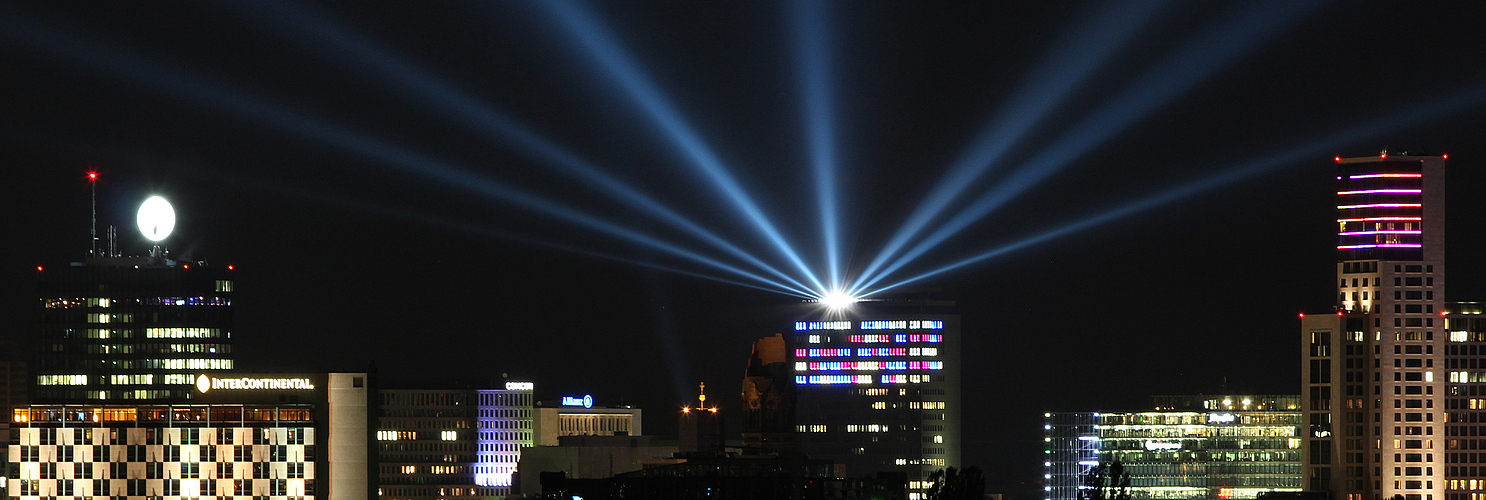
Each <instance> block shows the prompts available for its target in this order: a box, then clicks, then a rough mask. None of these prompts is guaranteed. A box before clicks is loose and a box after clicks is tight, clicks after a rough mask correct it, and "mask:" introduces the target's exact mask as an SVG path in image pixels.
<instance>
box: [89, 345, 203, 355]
mask: <svg viewBox="0 0 1486 500" xmlns="http://www.w3.org/2000/svg"><path fill="white" fill-rule="evenodd" d="M136 352H138V353H141V354H144V353H177V352H183V353H185V352H200V353H209V354H216V353H218V352H221V353H229V352H232V346H230V345H227V344H90V345H88V354H130V353H136Z"/></svg>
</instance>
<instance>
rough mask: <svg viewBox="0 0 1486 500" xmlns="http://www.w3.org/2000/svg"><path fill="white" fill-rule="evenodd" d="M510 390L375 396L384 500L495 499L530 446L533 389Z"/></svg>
mask: <svg viewBox="0 0 1486 500" xmlns="http://www.w3.org/2000/svg"><path fill="white" fill-rule="evenodd" d="M506 386H507V387H510V389H505V390H498V389H481V390H425V389H386V390H383V391H381V403H382V404H381V408H380V413H381V419H380V421H379V423H378V426H377V436H376V438H377V449H378V452H377V453H378V458H379V461H380V476H381V488H380V490H379V492H378V493H379V495H380V497H381V498H382V499H384V500H432V499H443V498H470V499H478V498H499V497H504V496H506V495H508V494H510V493H511V491H510V490H511V488H510V487H511V475H512V474H513V473H514V472H515V471H516V464H517V462H518V461H519V458H520V451H521V448H522V447H523V446H525V447H530V446H531V442H532V441H531V440H532V431H531V427H532V425H531V422H532V389H531V388H532V384H531V383H530V382H511V383H507V384H506Z"/></svg>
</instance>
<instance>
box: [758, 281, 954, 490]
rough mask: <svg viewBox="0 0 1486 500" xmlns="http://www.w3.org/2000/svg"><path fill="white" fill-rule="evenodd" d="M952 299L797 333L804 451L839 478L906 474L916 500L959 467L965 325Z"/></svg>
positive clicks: (796, 328) (799, 328) (870, 307)
mask: <svg viewBox="0 0 1486 500" xmlns="http://www.w3.org/2000/svg"><path fill="white" fill-rule="evenodd" d="M953 305H954V303H953V302H947V301H930V300H903V301H881V302H871V303H868V302H859V303H857V304H856V306H855V307H853V308H851V310H849V311H841V312H837V313H827V315H825V316H817V317H813V318H810V319H806V320H801V321H796V322H795V323H794V325H793V328H792V330H793V335H791V336H790V337H792V338H791V339H790V340H791V346H790V348H789V349H788V351H787V352H788V354H789V364H790V365H791V367H792V368H793V371H794V381H795V391H794V392H795V397H796V401H797V403H796V408H795V420H796V424H795V425H796V431H797V438H798V446H799V450H800V451H801V452H803V453H805V454H806V455H808V456H809V457H811V458H815V459H825V460H830V461H832V462H834V463H835V464H836V466H837V471H836V474H837V476H838V477H866V476H871V475H874V474H876V473H891V472H902V473H906V474H907V476H908V481H909V496H910V498H915V499H916V498H920V497H921V496H922V494H923V492H924V491H925V490H927V480H928V478H929V474H930V473H932V472H933V471H935V470H939V469H943V468H945V467H963V465H962V464H961V463H960V364H959V361H960V359H959V352H960V347H959V346H960V339H959V333H960V318H959V316H957V315H954V314H946V313H945V311H946V310H947V309H948V308H950V307H952V306H953Z"/></svg>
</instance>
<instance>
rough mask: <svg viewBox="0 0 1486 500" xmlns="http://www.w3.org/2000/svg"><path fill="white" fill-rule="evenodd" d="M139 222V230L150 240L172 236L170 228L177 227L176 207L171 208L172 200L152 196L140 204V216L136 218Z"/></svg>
mask: <svg viewBox="0 0 1486 500" xmlns="http://www.w3.org/2000/svg"><path fill="white" fill-rule="evenodd" d="M135 220H136V221H137V222H138V223H139V232H140V233H143V234H144V237H145V238H148V239H149V240H150V241H160V240H163V239H165V237H166V236H170V230H171V229H175V209H173V208H170V202H168V201H165V198H161V197H159V196H151V197H149V199H146V200H144V203H143V204H140V205H139V216H138V217H136V218H135Z"/></svg>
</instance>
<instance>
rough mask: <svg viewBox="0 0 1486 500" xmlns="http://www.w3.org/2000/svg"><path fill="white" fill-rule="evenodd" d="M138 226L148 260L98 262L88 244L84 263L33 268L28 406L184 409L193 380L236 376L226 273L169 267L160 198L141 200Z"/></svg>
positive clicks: (167, 211)
mask: <svg viewBox="0 0 1486 500" xmlns="http://www.w3.org/2000/svg"><path fill="white" fill-rule="evenodd" d="M89 176H90V178H92V179H96V174H90V175H89ZM137 220H138V222H139V230H140V233H142V235H143V236H144V237H145V239H148V240H150V241H151V242H153V243H154V244H153V245H152V247H151V248H150V250H149V252H148V255H146V256H141V257H122V256H120V254H119V253H118V252H117V251H116V250H112V249H111V250H108V251H106V252H100V251H99V249H98V248H97V239H96V238H95V239H94V247H93V249H92V251H90V252H89V254H88V258H87V259H86V260H85V261H84V262H71V263H69V264H68V265H62V266H37V268H36V274H37V291H38V293H39V298H40V302H39V304H38V306H39V308H40V311H39V312H40V314H39V317H40V321H39V326H40V331H39V332H38V334H39V335H38V337H37V339H36V347H37V350H38V351H39V352H38V355H37V357H36V358H35V359H34V360H33V363H32V364H31V365H30V368H31V375H32V382H33V383H34V386H33V387H34V389H33V390H32V391H31V398H32V400H33V401H36V402H38V403H86V404H92V403H97V402H103V401H107V402H114V401H121V402H130V401H141V402H143V401H150V402H182V401H187V400H190V399H193V398H195V397H197V395H198V394H197V392H196V391H193V390H191V386H192V384H193V383H195V381H196V379H197V377H198V376H199V375H201V374H215V373H223V372H226V371H229V370H232V369H233V368H234V366H233V358H232V288H233V284H232V282H233V280H232V271H233V266H231V265H229V266H226V267H225V268H223V267H216V266H210V265H207V263H206V262H202V261H188V260H175V259H174V258H172V257H171V255H170V253H169V251H168V250H166V249H165V247H164V246H163V245H162V242H163V241H164V240H165V239H166V238H167V237H168V236H169V235H170V232H171V229H173V228H174V227H175V211H174V210H173V209H172V208H171V207H170V203H169V202H167V201H165V199H164V198H161V197H158V196H152V197H150V198H149V199H146V200H145V201H144V203H143V204H141V205H140V209H139V214H138V217H137ZM109 232H110V234H112V229H110V231H109ZM110 240H111V241H112V238H111V239H110ZM110 247H112V245H110Z"/></svg>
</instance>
